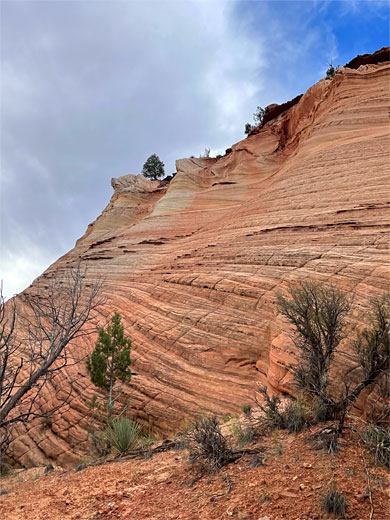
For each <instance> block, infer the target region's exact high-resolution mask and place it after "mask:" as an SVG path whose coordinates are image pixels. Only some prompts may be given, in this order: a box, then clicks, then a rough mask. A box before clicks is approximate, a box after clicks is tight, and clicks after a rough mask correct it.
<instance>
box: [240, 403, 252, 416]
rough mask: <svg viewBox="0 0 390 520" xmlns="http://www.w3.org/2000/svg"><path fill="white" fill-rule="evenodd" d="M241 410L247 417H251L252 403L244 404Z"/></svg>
mask: <svg viewBox="0 0 390 520" xmlns="http://www.w3.org/2000/svg"><path fill="white" fill-rule="evenodd" d="M241 410H242V411H243V412H244V414H245V415H250V414H251V410H252V405H251V404H250V403H246V404H243V405H242V406H241Z"/></svg>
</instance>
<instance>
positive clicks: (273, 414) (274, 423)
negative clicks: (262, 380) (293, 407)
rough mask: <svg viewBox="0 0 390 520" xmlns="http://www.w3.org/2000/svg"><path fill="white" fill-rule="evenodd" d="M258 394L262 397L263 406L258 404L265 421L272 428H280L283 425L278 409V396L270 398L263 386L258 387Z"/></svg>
mask: <svg viewBox="0 0 390 520" xmlns="http://www.w3.org/2000/svg"><path fill="white" fill-rule="evenodd" d="M259 392H260V393H261V394H262V395H263V396H264V405H261V404H260V403H258V404H259V407H260V409H261V410H262V411H263V412H264V414H265V418H266V421H267V422H268V423H269V425H270V426H271V427H272V428H280V427H281V425H282V423H283V418H282V414H281V412H280V409H279V407H280V398H279V396H277V395H273V396H272V397H270V396H269V395H268V392H267V388H266V387H265V386H260V387H259Z"/></svg>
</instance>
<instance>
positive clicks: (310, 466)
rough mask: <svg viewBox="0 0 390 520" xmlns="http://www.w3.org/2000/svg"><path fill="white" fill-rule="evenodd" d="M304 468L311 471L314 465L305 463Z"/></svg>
mask: <svg viewBox="0 0 390 520" xmlns="http://www.w3.org/2000/svg"><path fill="white" fill-rule="evenodd" d="M303 467H304V468H306V469H310V468H312V467H313V464H309V463H308V462H304V463H303Z"/></svg>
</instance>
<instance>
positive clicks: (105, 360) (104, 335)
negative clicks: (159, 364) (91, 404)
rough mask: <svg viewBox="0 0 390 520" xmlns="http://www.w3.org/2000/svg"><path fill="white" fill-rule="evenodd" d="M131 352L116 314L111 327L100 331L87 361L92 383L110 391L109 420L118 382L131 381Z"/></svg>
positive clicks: (127, 339) (108, 326)
mask: <svg viewBox="0 0 390 520" xmlns="http://www.w3.org/2000/svg"><path fill="white" fill-rule="evenodd" d="M130 352H131V340H130V338H126V337H125V334H124V327H123V325H122V323H121V315H120V314H119V313H118V312H115V313H114V315H113V317H112V318H111V325H107V327H106V329H104V328H103V327H102V328H101V329H100V330H99V337H98V339H97V341H96V345H95V348H94V350H93V351H92V353H91V355H89V356H88V358H87V361H86V363H87V369H88V372H89V373H90V376H91V381H92V383H93V384H94V385H95V386H97V387H99V388H101V389H102V390H107V391H108V400H107V411H108V419H110V417H111V413H112V408H113V404H114V401H115V399H114V397H113V389H114V385H115V382H116V380H117V379H119V380H120V381H122V383H128V382H129V381H130V379H131V370H130V365H131V364H132V360H131V359H130Z"/></svg>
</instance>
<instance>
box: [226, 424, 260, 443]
mask: <svg viewBox="0 0 390 520" xmlns="http://www.w3.org/2000/svg"><path fill="white" fill-rule="evenodd" d="M230 429H231V432H232V435H233V437H234V438H235V439H236V441H237V444H238V445H239V446H240V448H243V447H244V446H246V445H247V444H249V443H250V442H252V440H253V437H254V434H255V432H254V429H253V428H252V427H251V426H244V427H242V424H241V423H240V421H239V420H238V419H236V420H235V421H234V422H233V423H232V425H231V427H230Z"/></svg>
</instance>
